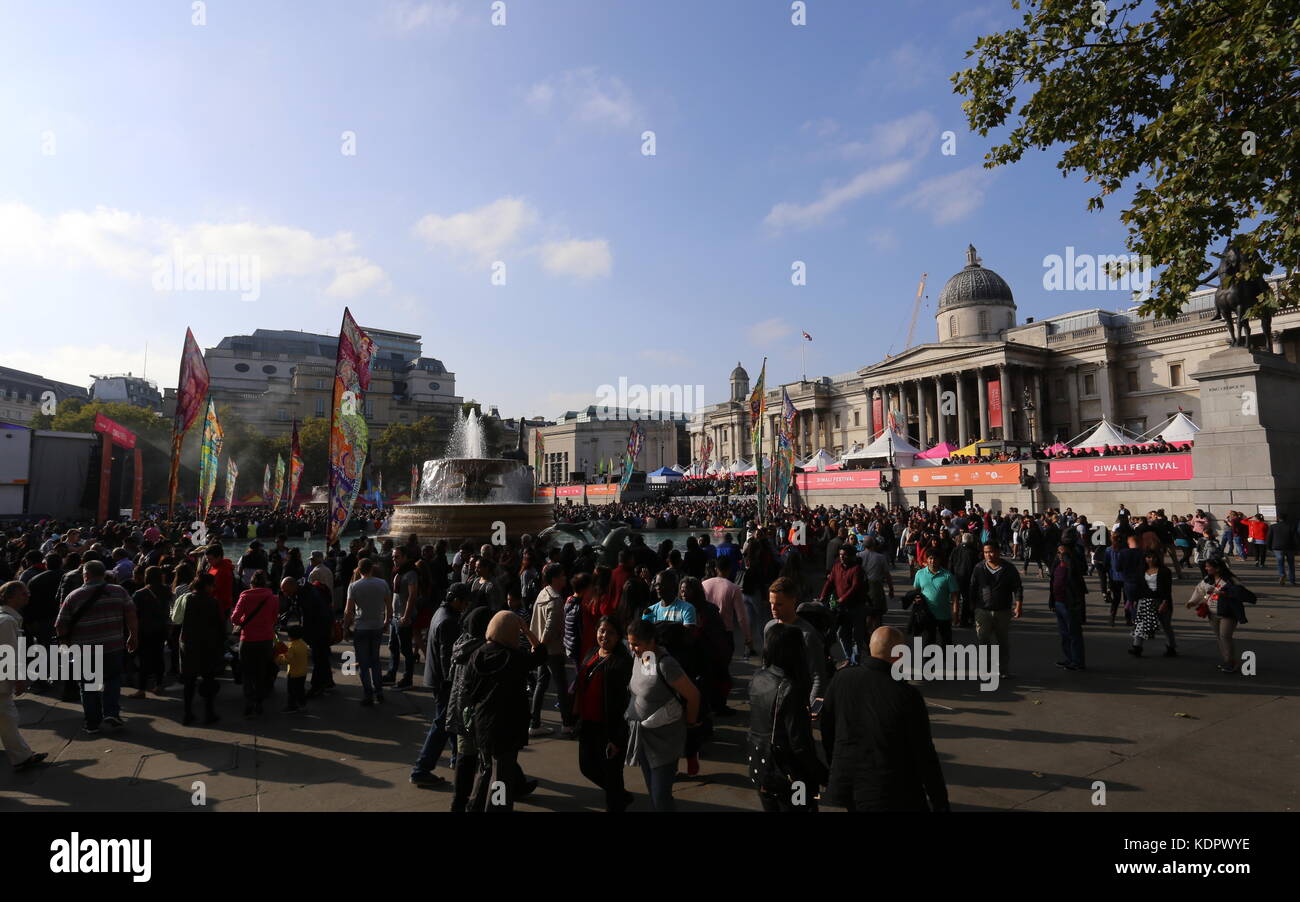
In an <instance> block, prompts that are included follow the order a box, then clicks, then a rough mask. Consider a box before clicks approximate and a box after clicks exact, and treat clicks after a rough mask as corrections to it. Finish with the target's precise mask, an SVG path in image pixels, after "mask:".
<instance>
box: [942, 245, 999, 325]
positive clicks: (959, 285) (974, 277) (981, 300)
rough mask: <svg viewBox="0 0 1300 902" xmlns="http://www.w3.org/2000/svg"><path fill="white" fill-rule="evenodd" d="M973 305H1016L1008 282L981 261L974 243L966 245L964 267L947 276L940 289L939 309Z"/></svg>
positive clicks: (944, 309) (945, 309)
mask: <svg viewBox="0 0 1300 902" xmlns="http://www.w3.org/2000/svg"><path fill="white" fill-rule="evenodd" d="M976 305H980V306H988V305H1004V306H1007V307H1014V306H1016V301H1015V298H1013V297H1012V296H1011V286H1010V285H1008V284H1007V283H1006V281H1005V280H1004V279H1003V278H1002V277H1001V276H1000V275H998V274H997V273H995V272H994V271H993V270H991V269H985V268H984V267H983V266H981V265H980V259H979V256H978V255H977V254H976V252H975V245H973V244H972V245H970V246H969V247H967V249H966V267H965V268H964V269H962V270H961V271H960V272H958V273H957V274H956V275H954V276H953V277H952V278H951V279H949V280H948V282H947V284H945V285H944V286H943V291H942V292H940V293H939V310H940V312H943V311H947V310H955V309H957V308H959V307H973V306H976Z"/></svg>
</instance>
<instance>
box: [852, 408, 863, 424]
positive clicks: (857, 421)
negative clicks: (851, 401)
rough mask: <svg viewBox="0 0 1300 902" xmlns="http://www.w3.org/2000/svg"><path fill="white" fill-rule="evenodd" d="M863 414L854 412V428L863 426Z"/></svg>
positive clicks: (857, 411)
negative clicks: (861, 415) (861, 417)
mask: <svg viewBox="0 0 1300 902" xmlns="http://www.w3.org/2000/svg"><path fill="white" fill-rule="evenodd" d="M861 413H862V412H861V411H859V410H855V411H853V425H854V426H861V425H862V422H861V419H860V414H861Z"/></svg>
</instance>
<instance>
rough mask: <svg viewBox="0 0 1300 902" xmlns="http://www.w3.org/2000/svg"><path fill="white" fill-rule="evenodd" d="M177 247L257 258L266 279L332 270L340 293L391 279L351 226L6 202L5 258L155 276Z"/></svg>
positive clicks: (334, 290) (0, 215)
mask: <svg viewBox="0 0 1300 902" xmlns="http://www.w3.org/2000/svg"><path fill="white" fill-rule="evenodd" d="M177 252H179V253H180V254H182V255H185V256H188V255H191V254H203V255H214V256H215V255H221V256H227V255H246V256H252V257H256V258H257V265H258V270H259V274H260V277H261V278H262V279H274V278H279V277H312V276H321V275H325V276H329V277H330V279H331V280H330V282H329V283H328V286H327V288H326V291H327V292H328V293H329V294H331V295H333V296H336V297H355V296H356V295H357V294H359V293H361V292H363V291H373V290H377V289H381V288H386V287H387V284H388V277H387V276H386V275H385V273H384V271H383V269H382V268H380V267H379V266H377V265H376V264H374V263H371V262H370V261H369V260H367V259H366V258H365V257H363V256H360V255H359V254H358V253H357V245H356V241H355V240H354V239H353V237H352V235H351V234H350V233H348V232H338V233H336V234H334V235H329V236H320V235H314V234H312V233H311V232H308V231H307V230H306V229H299V228H294V227H292V226H283V225H262V224H258V223H253V222H237V223H206V222H203V223H190V224H182V223H175V222H171V221H168V220H165V219H157V218H148V217H145V216H142V215H140V214H139V213H132V212H128V211H124V210H115V209H111V208H108V207H96V208H95V209H94V210H68V211H65V212H63V213H59V214H56V215H53V216H45V215H43V214H42V213H40V212H38V211H36V210H33V209H32V208H30V207H27V206H25V205H23V204H16V203H10V204H3V205H0V263H7V264H10V265H14V266H36V267H58V268H61V267H72V268H80V267H92V268H95V269H99V270H101V271H103V272H104V273H105V274H107V275H109V276H111V277H114V278H119V279H125V280H137V281H143V282H146V283H150V282H151V277H152V275H153V270H154V266H155V262H156V261H158V260H159V258H161V257H170V256H172V255H173V254H175V253H177Z"/></svg>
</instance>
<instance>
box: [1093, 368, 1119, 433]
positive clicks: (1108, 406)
mask: <svg viewBox="0 0 1300 902" xmlns="http://www.w3.org/2000/svg"><path fill="white" fill-rule="evenodd" d="M1097 392H1098V394H1100V395H1101V415H1102V417H1103V418H1105V419H1107V420H1109V421H1110V422H1112V423H1114V422H1115V391H1114V388H1113V387H1112V386H1111V384H1110V362H1109V361H1106V360H1103V361H1102V362H1101V363H1100V364H1098V365H1097Z"/></svg>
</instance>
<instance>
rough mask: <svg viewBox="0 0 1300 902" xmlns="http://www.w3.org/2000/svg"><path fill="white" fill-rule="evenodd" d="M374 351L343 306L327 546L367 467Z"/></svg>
mask: <svg viewBox="0 0 1300 902" xmlns="http://www.w3.org/2000/svg"><path fill="white" fill-rule="evenodd" d="M374 354H375V343H374V342H373V341H371V340H370V336H369V335H367V334H366V333H365V332H364V331H363V330H362V329H361V327H360V326H358V325H357V323H356V320H354V319H353V318H352V312H351V311H350V310H348V309H347V308H344V310H343V326H342V328H341V329H340V330H339V350H338V359H337V361H336V362H335V365H334V401H333V406H332V407H331V409H330V449H329V507H328V511H329V524H328V527H327V535H326V544H327V545H332V544H334V542H336V541H338V537H339V534H340V533H342V532H343V529H344V527H346V526H347V523H348V518H349V517H350V516H351V515H352V505H353V504H354V503H355V502H356V500H357V493H358V492H359V491H360V490H361V474H362V473H364V472H365V465H366V453H367V452H368V451H369V446H370V431H369V429H368V428H367V426H366V417H365V399H364V398H365V396H364V393H365V391H366V389H368V388H370V360H371V358H372V357H374Z"/></svg>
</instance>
